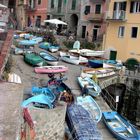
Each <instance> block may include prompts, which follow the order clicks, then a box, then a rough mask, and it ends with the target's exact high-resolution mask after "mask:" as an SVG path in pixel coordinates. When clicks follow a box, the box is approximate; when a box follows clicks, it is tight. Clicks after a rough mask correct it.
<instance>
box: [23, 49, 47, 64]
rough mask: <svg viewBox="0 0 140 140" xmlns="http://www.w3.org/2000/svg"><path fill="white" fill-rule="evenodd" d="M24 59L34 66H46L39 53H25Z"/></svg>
mask: <svg viewBox="0 0 140 140" xmlns="http://www.w3.org/2000/svg"><path fill="white" fill-rule="evenodd" d="M24 61H25V62H26V63H28V64H30V65H32V66H44V65H46V62H45V60H44V59H43V58H41V57H40V56H39V55H38V54H37V53H34V52H33V53H25V55H24Z"/></svg>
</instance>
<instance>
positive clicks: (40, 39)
mask: <svg viewBox="0 0 140 140" xmlns="http://www.w3.org/2000/svg"><path fill="white" fill-rule="evenodd" d="M31 40H33V41H35V42H37V44H38V43H40V42H42V41H43V37H36V36H34V37H33V38H32V39H31Z"/></svg>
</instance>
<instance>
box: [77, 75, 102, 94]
mask: <svg viewBox="0 0 140 140" xmlns="http://www.w3.org/2000/svg"><path fill="white" fill-rule="evenodd" d="M78 83H79V85H80V87H81V88H82V89H84V87H85V86H86V88H87V89H88V94H90V95H91V96H93V97H97V96H99V95H100V93H101V88H100V87H99V86H98V85H97V84H96V83H95V82H94V81H93V80H92V79H90V78H89V77H78Z"/></svg>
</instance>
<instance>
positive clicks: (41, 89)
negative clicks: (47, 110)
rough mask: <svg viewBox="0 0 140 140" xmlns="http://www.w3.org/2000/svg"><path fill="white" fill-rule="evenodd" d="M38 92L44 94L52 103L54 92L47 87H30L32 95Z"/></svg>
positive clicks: (54, 97)
mask: <svg viewBox="0 0 140 140" xmlns="http://www.w3.org/2000/svg"><path fill="white" fill-rule="evenodd" d="M39 94H44V95H45V96H47V97H48V99H49V100H50V101H51V103H53V102H54V101H55V99H56V96H55V95H54V93H53V92H52V91H51V90H50V89H49V88H47V87H36V86H33V87H32V95H39Z"/></svg>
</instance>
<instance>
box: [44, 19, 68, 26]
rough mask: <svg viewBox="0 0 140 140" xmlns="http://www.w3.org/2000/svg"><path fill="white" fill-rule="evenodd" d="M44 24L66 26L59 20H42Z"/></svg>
mask: <svg viewBox="0 0 140 140" xmlns="http://www.w3.org/2000/svg"><path fill="white" fill-rule="evenodd" d="M44 22H47V23H52V24H56V25H57V24H62V25H67V23H65V22H63V21H61V20H58V19H49V20H44Z"/></svg>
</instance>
